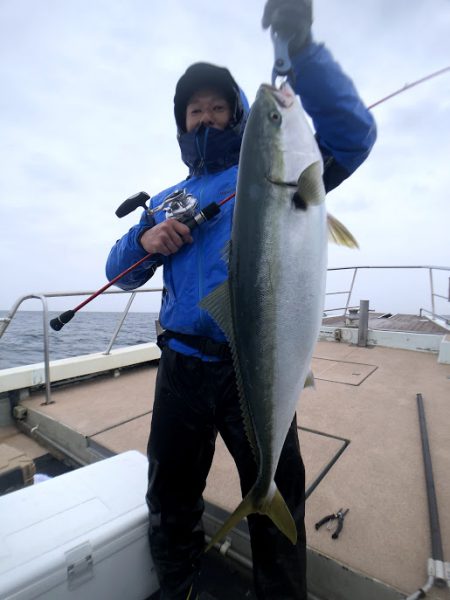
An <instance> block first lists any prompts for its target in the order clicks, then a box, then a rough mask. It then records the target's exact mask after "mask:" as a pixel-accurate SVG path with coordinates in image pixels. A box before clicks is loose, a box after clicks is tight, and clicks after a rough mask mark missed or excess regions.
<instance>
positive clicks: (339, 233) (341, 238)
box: [327, 213, 359, 248]
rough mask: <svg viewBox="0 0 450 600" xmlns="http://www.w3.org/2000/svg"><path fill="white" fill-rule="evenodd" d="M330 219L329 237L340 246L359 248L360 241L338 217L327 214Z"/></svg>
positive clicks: (328, 219)
mask: <svg viewBox="0 0 450 600" xmlns="http://www.w3.org/2000/svg"><path fill="white" fill-rule="evenodd" d="M327 221H328V239H329V240H330V241H332V242H334V243H335V244H338V245H339V246H347V248H359V245H358V242H357V241H356V240H355V238H354V237H353V235H352V234H351V233H350V231H349V230H348V229H347V227H346V226H345V225H343V224H342V223H341V222H340V221H339V220H338V219H336V217H333V215H330V213H328V214H327Z"/></svg>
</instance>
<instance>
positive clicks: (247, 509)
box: [205, 488, 297, 552]
mask: <svg viewBox="0 0 450 600" xmlns="http://www.w3.org/2000/svg"><path fill="white" fill-rule="evenodd" d="M253 490H254V488H252V489H251V490H250V492H249V493H248V494H247V495H246V496H245V498H244V499H243V500H242V502H241V503H240V504H239V506H238V507H237V508H236V510H235V511H234V513H233V514H232V515H231V516H230V517H229V518H228V519H227V520H226V521H225V523H224V524H223V525H222V527H221V528H220V529H219V531H217V532H216V534H215V535H214V537H213V538H212V540H211V541H210V542H209V544H208V546H207V548H206V550H205V552H208V550H210V549H211V548H212V547H213V546H214V545H215V544H217V542H219V541H220V540H222V539H223V538H224V537H225V536H226V534H227V533H228V532H229V531H231V529H233V527H235V526H236V525H237V524H238V523H239V521H241V520H242V519H244V518H245V517H247V516H248V515H251V514H252V513H259V514H262V515H267V516H268V517H269V518H270V519H271V520H272V521H273V522H274V524H275V525H276V526H277V527H278V529H279V530H280V531H281V532H282V533H284V535H285V536H286V537H287V538H288V539H289V540H290V541H291V542H292V543H293V544H296V543H297V528H296V526H295V521H294V519H293V518H292V515H291V513H290V511H289V509H288V507H287V506H286V503H285V501H284V499H283V496H282V495H281V494H280V492H279V491H278V490H275V494H274V495H273V498H272V500H271V501H270V502H267V503H264V504H263V506H262V508H256V507H255V504H254V500H253Z"/></svg>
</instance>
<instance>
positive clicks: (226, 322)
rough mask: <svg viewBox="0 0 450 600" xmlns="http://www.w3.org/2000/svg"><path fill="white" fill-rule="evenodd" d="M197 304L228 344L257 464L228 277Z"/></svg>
mask: <svg viewBox="0 0 450 600" xmlns="http://www.w3.org/2000/svg"><path fill="white" fill-rule="evenodd" d="M199 306H200V308H202V309H203V310H206V312H208V313H209V314H210V315H211V317H212V318H213V319H214V321H215V322H216V323H217V325H218V326H219V327H220V329H221V330H222V331H223V333H224V334H225V337H226V338H227V340H228V343H229V345H230V350H231V356H232V359H233V367H234V372H235V374H236V384H237V388H238V393H239V401H240V406H241V411H242V416H243V419H244V425H245V432H246V434H247V437H248V440H249V442H250V445H251V447H252V451H253V455H254V457H255V460H256V462H257V464H259V451H258V445H257V441H256V436H255V433H254V430H253V421H252V419H251V417H250V413H249V410H248V407H247V403H246V402H245V396H244V386H243V383H242V375H241V370H240V366H239V359H238V354H237V351H236V340H235V336H234V329H233V317H232V313H231V299H230V287H229V283H228V279H227V280H225V281H224V282H223V283H222V284H221V285H219V286H217V287H216V288H215V289H214V290H213V291H212V292H211V293H210V294H208V295H207V296H205V298H203V300H201V302H200V304H199Z"/></svg>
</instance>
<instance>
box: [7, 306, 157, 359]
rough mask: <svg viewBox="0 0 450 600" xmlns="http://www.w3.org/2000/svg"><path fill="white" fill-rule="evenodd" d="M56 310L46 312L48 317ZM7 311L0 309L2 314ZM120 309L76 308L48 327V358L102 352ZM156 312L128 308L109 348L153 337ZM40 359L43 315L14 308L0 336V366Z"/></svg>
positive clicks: (51, 317)
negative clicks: (62, 322)
mask: <svg viewBox="0 0 450 600" xmlns="http://www.w3.org/2000/svg"><path fill="white" fill-rule="evenodd" d="M59 314H60V313H59V312H50V313H49V319H53V318H54V317H56V316H58V315H59ZM6 315H7V311H0V317H5V316H6ZM121 316H122V313H116V312H88V311H84V312H83V311H80V312H79V313H77V314H76V315H75V316H74V318H73V319H72V321H70V323H67V325H65V326H64V327H63V328H62V329H61V330H60V331H53V329H51V327H49V348H50V360H56V359H58V358H68V357H70V356H79V355H82V354H90V353H92V352H103V351H105V350H106V349H107V347H108V345H109V342H110V340H111V337H112V335H113V333H114V330H115V328H116V325H117V323H118V321H119V319H120V318H121ZM157 316H158V315H157V313H138V312H134V313H133V312H130V313H129V314H128V316H127V318H126V320H125V322H124V324H123V325H122V329H121V331H120V333H119V335H118V336H117V339H116V341H115V343H114V346H113V348H119V347H124V346H132V345H134V344H140V343H143V342H154V341H156V333H155V320H156V319H157ZM43 360H44V337H43V318H42V313H41V312H40V311H18V312H17V313H16V315H15V316H14V319H13V320H12V321H11V323H10V324H9V325H8V328H7V329H6V331H5V332H4V334H3V336H2V337H0V369H8V368H10V367H18V366H22V365H28V364H31V363H36V362H42V361H43Z"/></svg>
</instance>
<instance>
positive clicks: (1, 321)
mask: <svg viewBox="0 0 450 600" xmlns="http://www.w3.org/2000/svg"><path fill="white" fill-rule="evenodd" d="M161 291H162V288H144V289H142V290H134V291H124V290H107V291H105V292H103V294H130V298H129V300H128V302H127V305H126V306H125V308H124V310H123V312H122V313H121V316H120V318H119V320H118V323H117V326H116V328H115V330H114V332H113V334H112V337H111V339H110V341H109V343H108V346H107V348H106V350H105V352H103V354H105V355H108V354H110V352H111V348H112V347H113V345H114V342H115V341H116V338H117V336H118V334H119V332H120V330H121V328H122V325H123V323H124V321H125V319H126V318H127V315H128V313H129V311H130V308H131V305H132V303H133V300H134V299H135V297H136V295H137V294H142V293H148V292H153V293H154V292H161ZM93 293H94V292H92V291H81V292H50V293H45V292H44V293H41V294H29V295H27V296H22V297H21V298H19V299H18V300H17V301H16V302H15V303H14V305H13V306H12V308H11V310H10V311H9V313H8V314H7V315H6V317H1V318H0V338H1V337H2V335H3V334H4V333H5V331H6V329H7V328H8V326H9V324H10V323H11V321H12V320H13V319H14V316H15V314H16V313H17V311H18V309H19V307H20V306H21V304H22V303H23V302H25V300H30V299H37V300H40V301H41V304H42V318H43V338H44V375H45V404H51V402H52V400H51V381H50V344H49V329H48V326H49V318H48V302H47V299H48V298H70V297H72V296H91V295H92V294H93Z"/></svg>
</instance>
